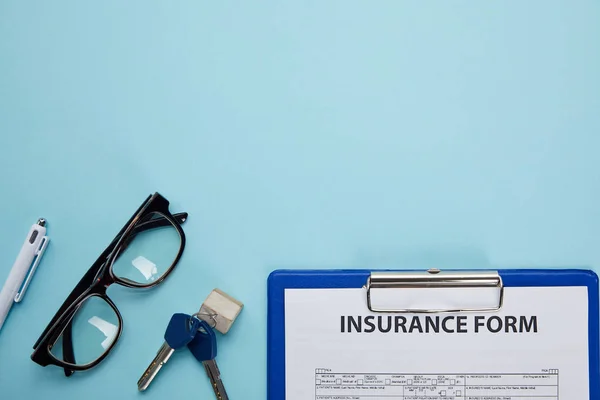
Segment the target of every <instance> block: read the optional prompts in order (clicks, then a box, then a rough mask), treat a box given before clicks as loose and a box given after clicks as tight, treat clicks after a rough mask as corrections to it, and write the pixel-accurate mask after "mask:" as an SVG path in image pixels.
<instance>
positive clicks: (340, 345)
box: [285, 287, 589, 400]
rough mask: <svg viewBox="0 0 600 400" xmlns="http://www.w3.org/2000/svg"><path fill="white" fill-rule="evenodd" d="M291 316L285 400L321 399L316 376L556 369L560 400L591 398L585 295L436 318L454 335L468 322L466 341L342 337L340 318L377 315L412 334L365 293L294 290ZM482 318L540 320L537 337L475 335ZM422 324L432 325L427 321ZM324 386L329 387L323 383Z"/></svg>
mask: <svg viewBox="0 0 600 400" xmlns="http://www.w3.org/2000/svg"><path fill="white" fill-rule="evenodd" d="M424 290H427V289H424ZM285 315H286V321H285V329H286V337H285V339H286V340H285V342H286V349H285V351H286V393H287V394H286V400H304V399H307V398H314V396H315V391H316V388H315V382H316V381H315V377H316V373H317V372H319V373H323V372H325V373H326V374H329V373H332V374H333V373H341V374H346V375H349V374H359V373H362V374H367V375H375V374H396V375H408V374H411V373H412V374H427V373H433V374H445V375H460V374H483V375H485V374H498V375H505V374H508V373H520V374H530V373H531V374H540V373H542V371H549V369H552V370H558V371H559V372H560V384H559V385H558V387H559V390H560V398H561V399H568V400H588V398H589V394H588V393H589V383H588V337H587V328H588V327H587V289H586V288H585V287H564V288H506V289H505V300H504V306H503V308H502V310H501V311H500V312H498V313H479V312H474V313H464V314H430V315H429V316H430V317H434V318H435V316H439V317H440V318H442V319H443V318H445V317H449V316H450V317H453V318H452V319H449V320H448V323H447V327H448V328H454V329H456V320H457V318H458V317H461V316H462V317H463V318H464V321H465V325H464V327H463V330H466V331H467V333H456V332H455V333H443V331H440V333H425V332H423V333H419V332H417V331H416V330H415V331H414V332H413V333H403V332H402V329H399V332H398V333H396V332H395V329H391V331H390V332H388V333H382V332H379V331H378V330H375V332H373V333H364V332H363V333H356V332H352V333H347V332H345V333H342V332H341V330H342V329H341V316H353V317H357V316H362V317H366V316H369V315H372V316H374V320H375V323H377V321H378V317H380V316H381V317H382V318H383V321H384V322H385V321H387V318H388V316H389V317H391V318H392V320H394V321H395V318H396V317H402V316H403V317H406V318H407V320H408V322H407V323H406V325H405V326H406V327H407V328H408V327H409V326H410V321H411V319H412V317H413V315H412V314H404V315H396V314H371V313H369V311H368V309H367V307H366V302H365V290H364V289H287V290H286V309H285ZM475 316H482V317H485V319H486V320H487V319H489V317H500V318H501V319H502V320H505V317H507V316H515V317H517V319H518V318H519V317H520V316H525V317H526V318H527V319H529V318H530V317H531V316H536V317H537V333H533V332H524V333H512V332H510V333H506V332H505V331H504V330H502V331H500V332H499V333H491V332H489V331H488V330H487V328H486V327H485V326H484V327H480V328H479V332H478V333H475V323H474V320H475ZM416 317H417V318H419V320H420V321H425V317H426V316H425V315H422V314H421V315H417V316H416ZM422 326H423V328H424V327H425V323H424V322H422ZM364 327H365V325H364V324H363V328H364ZM383 327H384V328H385V325H384V326H383ZM517 327H518V324H517ZM345 330H347V327H346V328H345ZM317 370H319V371H317ZM320 379H321V380H322V382H321V386H322V384H323V379H324V378H323V377H322V376H320ZM361 379H362V378H361ZM436 379H439V378H436ZM452 379H456V378H455V377H452ZM407 381H408V380H407ZM414 384H416V381H415V382H414ZM321 386H320V387H321ZM361 387H362V389H361V390H362V392H361V393H363V395H364V394H368V393H369V391H373V393H372V394H374V393H375V391H376V390H377V389H373V388H371V387H369V386H368V385H366V384H365V385H364V386H361ZM341 398H344V397H341ZM351 398H360V397H351Z"/></svg>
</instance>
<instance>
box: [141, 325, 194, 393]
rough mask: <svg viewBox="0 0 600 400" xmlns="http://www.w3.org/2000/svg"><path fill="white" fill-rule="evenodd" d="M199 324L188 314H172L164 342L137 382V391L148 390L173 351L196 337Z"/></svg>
mask: <svg viewBox="0 0 600 400" xmlns="http://www.w3.org/2000/svg"><path fill="white" fill-rule="evenodd" d="M201 323H203V322H202V321H200V320H199V319H198V318H194V317H192V316H191V315H188V314H183V313H177V314H173V316H172V317H171V320H170V321H169V325H168V326H167V329H166V331H165V342H164V343H163V345H162V346H160V349H158V352H157V353H156V357H154V360H152V362H151V363H150V365H149V366H148V368H146V371H144V373H143V374H142V376H141V378H140V379H139V380H138V383H137V385H138V390H139V391H144V390H146V389H148V386H150V383H152V381H153V380H154V378H155V377H156V375H157V374H158V372H159V371H160V370H161V368H162V367H163V366H164V365H165V364H166V363H167V361H169V358H171V356H172V355H173V352H175V350H177V349H180V348H182V347H185V346H186V345H187V344H188V343H190V342H191V341H192V340H193V339H194V338H195V337H196V333H197V331H198V327H199V326H200V324H201Z"/></svg>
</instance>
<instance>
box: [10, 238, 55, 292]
mask: <svg viewBox="0 0 600 400" xmlns="http://www.w3.org/2000/svg"><path fill="white" fill-rule="evenodd" d="M49 241H50V238H49V237H48V236H44V237H43V238H42V241H41V243H40V246H39V248H38V250H36V252H35V259H34V261H33V264H32V265H31V268H29V271H28V272H27V277H26V278H25V282H23V285H22V286H21V288H20V289H19V291H18V292H17V295H16V296H15V303H20V302H21V300H23V296H25V291H26V290H27V287H28V286H29V284H30V283H31V279H32V278H33V274H34V273H35V270H36V269H37V267H38V265H39V264H40V261H41V260H42V256H43V255H44V252H45V251H46V247H48V242H49Z"/></svg>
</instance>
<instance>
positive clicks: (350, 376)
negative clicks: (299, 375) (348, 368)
mask: <svg viewBox="0 0 600 400" xmlns="http://www.w3.org/2000/svg"><path fill="white" fill-rule="evenodd" d="M315 398H316V399H317V400H331V399H336V400H360V399H364V400H367V399H368V400H376V399H390V398H393V399H402V400H454V399H459V400H558V370H557V369H547V370H542V371H541V372H538V373H524V374H521V373H490V374H481V373H475V374H456V375H455V374H392V373H390V374H388V373H383V374H380V373H376V374H368V373H366V374H365V373H337V372H333V371H331V370H328V369H317V370H316V371H315Z"/></svg>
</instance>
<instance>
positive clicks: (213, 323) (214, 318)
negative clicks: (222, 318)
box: [192, 311, 217, 328]
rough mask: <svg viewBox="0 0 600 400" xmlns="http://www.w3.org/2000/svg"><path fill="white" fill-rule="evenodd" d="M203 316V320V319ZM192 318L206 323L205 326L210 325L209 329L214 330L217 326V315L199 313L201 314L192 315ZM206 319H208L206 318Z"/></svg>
mask: <svg viewBox="0 0 600 400" xmlns="http://www.w3.org/2000/svg"><path fill="white" fill-rule="evenodd" d="M203 316H204V317H205V318H203ZM192 317H195V318H198V319H200V320H202V321H204V322H206V323H207V324H209V325H210V327H211V328H214V327H215V326H217V314H209V313H201V312H199V311H198V312H197V313H195V314H192ZM206 317H208V318H206ZM207 319H209V321H207Z"/></svg>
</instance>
